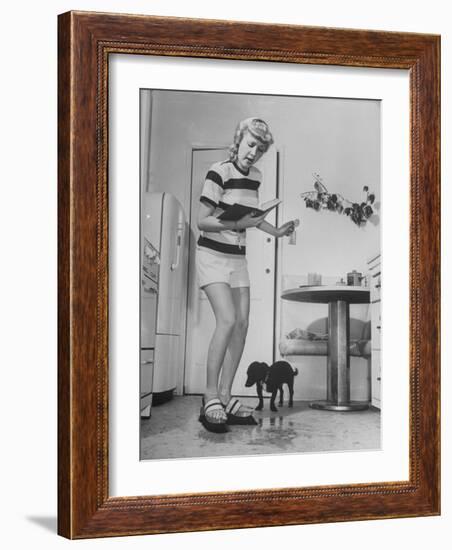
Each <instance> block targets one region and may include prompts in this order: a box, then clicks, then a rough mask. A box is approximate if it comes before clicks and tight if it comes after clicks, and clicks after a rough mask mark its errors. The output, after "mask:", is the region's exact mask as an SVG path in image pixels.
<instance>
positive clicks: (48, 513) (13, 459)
mask: <svg viewBox="0 0 452 550" xmlns="http://www.w3.org/2000/svg"><path fill="white" fill-rule="evenodd" d="M69 9H84V10H96V11H114V12H128V13H148V14H150V13H153V14H159V15H178V16H184V17H206V18H209V17H210V18H217V19H232V20H234V19H235V20H243V21H253V20H254V21H262V22H268V23H284V22H285V23H294V24H305V25H322V26H333V27H351V28H364V29H365V28H371V29H385V30H388V31H409V32H421V33H422V32H429V33H442V35H443V39H442V86H443V89H444V90H445V93H444V98H446V97H448V96H449V95H450V93H447V92H448V91H450V89H451V75H452V46H451V38H452V22H451V19H450V15H449V11H450V10H449V5H448V2H444V1H441V0H431V1H430V2H429V3H428V4H426V3H425V2H424V1H420V0H412V2H410V3H409V5H408V4H407V3H404V2H394V1H393V0H381V1H380V2H378V4H375V3H374V2H368V3H367V2H362V1H358V0H344V1H343V2H335V1H333V0H323V1H320V2H300V3H297V2H295V3H294V2H293V1H291V0H279V1H278V2H273V3H271V2H267V3H262V2H257V1H256V0H251V1H250V2H247V3H244V2H242V1H239V2H236V1H234V0H229V1H228V2H211V3H207V2H204V1H202V0H192V1H191V2H188V3H187V2H181V1H180V0H153V2H149V1H144V0H127V1H125V0H109V1H108V2H105V1H103V0H89V1H88V0H70V1H69V0H58V1H56V0H49V1H48V2H46V3H32V2H24V1H21V0H18V1H17V2H14V3H13V2H9V3H6V4H5V5H4V7H3V12H2V13H3V18H4V21H5V22H7V23H8V24H5V25H4V26H3V29H2V33H1V38H0V40H2V46H3V48H2V49H3V51H4V52H5V55H4V56H3V60H2V71H3V72H2V75H3V76H4V85H3V86H2V88H1V89H0V97H1V101H0V111H1V121H2V128H1V129H2V132H1V140H2V152H3V153H4V154H3V156H2V163H1V168H0V170H1V181H2V184H3V185H2V200H1V201H0V235H1V238H2V266H4V269H2V272H1V285H0V303H1V315H0V324H1V326H0V328H1V331H2V332H1V334H2V344H1V346H0V364H1V365H2V385H1V390H0V391H1V399H0V413H1V418H2V451H3V452H2V468H1V470H0V479H1V487H2V499H1V504H0V507H1V517H2V519H3V525H2V540H3V545H4V546H5V547H6V548H11V549H14V548H38V547H39V548H46V549H47V550H56V549H65V548H68V549H73V548H83V549H84V550H85V549H86V550H87V549H89V550H92V549H99V550H104V549H108V550H111V549H115V548H121V549H125V548H127V549H128V550H134V549H145V548H149V547H150V546H151V547H152V548H153V549H154V550H159V549H163V548H167V547H168V544H174V545H176V546H179V547H180V548H185V549H187V550H188V549H191V548H196V549H197V550H200V549H209V548H213V547H214V548H215V549H216V550H223V549H229V548H253V547H255V548H259V549H271V548H276V547H278V548H281V547H285V548H290V547H292V546H294V545H296V546H297V545H302V546H305V547H315V548H319V549H323V548H329V547H333V546H334V548H336V549H338V550H339V549H347V550H358V549H360V550H361V549H362V548H363V547H365V548H366V550H381V549H382V548H390V547H398V546H403V547H406V548H409V549H410V550H424V549H425V548H429V547H432V546H434V547H435V548H437V549H438V550H443V549H446V548H448V547H449V546H450V537H451V534H452V511H451V503H452V498H451V495H452V492H451V487H452V476H451V471H452V470H451V468H450V467H448V465H450V464H451V462H452V452H451V451H452V442H451V438H450V433H451V414H452V411H451V400H450V399H449V398H448V396H449V395H450V393H451V392H452V369H450V368H449V365H450V363H451V338H450V334H451V332H452V322H451V321H452V319H451V307H450V306H451V304H452V302H451V299H452V294H451V292H452V290H451V285H448V284H447V281H449V280H450V279H451V276H452V272H451V251H452V243H451V235H452V215H451V214H452V212H451V206H450V205H451V204H452V186H451V185H444V188H443V207H444V216H443V263H442V265H443V281H445V282H446V284H444V286H443V314H442V319H443V321H442V322H443V339H442V349H443V357H444V361H443V364H444V366H445V368H444V369H443V373H442V387H443V394H444V399H443V401H442V415H443V416H442V418H443V420H442V424H443V433H444V437H443V441H442V455H443V464H444V465H445V466H444V468H443V473H442V479H443V482H442V485H443V491H442V516H441V517H430V518H408V519H397V520H385V521H362V522H353V523H348V522H344V523H337V524H322V525H305V526H290V527H275V528H268V529H241V530H232V531H218V532H206V533H188V534H187V533H185V534H178V535H155V536H152V537H139V536H138V537H127V538H122V539H121V538H119V539H99V540H90V541H83V542H70V541H66V540H63V539H61V538H59V537H57V536H56V534H55V525H56V425H57V421H56V418H57V415H56V324H57V299H56V267H57V260H56V234H57V211H56V159H57V147H56V127H57V120H56V113H57V110H56V89H57V88H56V75H57V61H56V16H57V14H58V13H61V12H64V11H66V10H69ZM19 22H20V39H19V38H18V35H19V31H18V29H19V26H18V23H19ZM442 112H443V124H442V126H443V141H442V145H443V151H444V154H443V167H442V174H443V181H445V182H447V183H448V182H450V181H451V168H452V159H451V155H450V153H449V151H450V150H451V146H452V143H451V122H452V115H451V113H452V110H451V104H450V101H446V100H443V102H442ZM25 130H26V131H25ZM24 145H25V146H26V160H24ZM31 237H32V238H31ZM24 263H26V265H27V266H34V267H35V268H36V269H35V271H34V272H33V275H31V273H30V270H29V269H20V266H22V265H24ZM24 334H26V338H24Z"/></svg>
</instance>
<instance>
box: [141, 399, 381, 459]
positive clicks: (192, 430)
mask: <svg viewBox="0 0 452 550" xmlns="http://www.w3.org/2000/svg"><path fill="white" fill-rule="evenodd" d="M241 400H242V402H243V403H244V404H247V405H250V406H255V405H256V399H253V398H241ZM200 404H201V398H200V397H198V396H183V397H174V399H172V400H171V401H169V402H167V403H165V404H163V405H159V406H156V407H153V409H152V416H151V418H150V419H149V420H142V421H141V458H142V459H163V458H189V457H193V458H194V457H207V456H236V455H242V456H243V455H259V454H280V453H303V452H327V451H346V450H347V451H350V450H371V449H372V450H373V449H379V448H380V411H379V410H377V409H375V408H373V407H371V408H370V409H369V410H367V411H354V412H333V411H323V410H320V411H319V410H314V409H311V408H310V407H309V403H308V402H306V401H294V406H293V408H291V409H289V408H288V407H287V405H284V406H282V407H278V412H271V411H270V410H269V401H268V400H266V401H265V407H264V410H263V411H259V412H258V411H256V412H255V413H254V417H255V418H256V420H257V422H258V424H257V426H230V431H229V432H228V433H225V434H213V433H211V432H208V431H206V430H205V428H204V427H203V426H202V424H201V423H200V422H199V421H198V416H199V409H200Z"/></svg>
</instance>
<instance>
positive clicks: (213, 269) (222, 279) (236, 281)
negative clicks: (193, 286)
mask: <svg viewBox="0 0 452 550" xmlns="http://www.w3.org/2000/svg"><path fill="white" fill-rule="evenodd" d="M196 271H197V274H198V282H199V286H200V287H201V288H203V287H205V286H206V285H209V284H211V283H227V284H228V285H229V286H230V287H231V288H238V287H242V286H248V287H249V286H250V276H249V274H248V263H247V261H246V257H245V256H240V257H237V258H231V257H230V256H224V257H223V256H220V255H219V254H214V253H212V252H209V251H207V250H205V249H203V248H202V247H197V249H196Z"/></svg>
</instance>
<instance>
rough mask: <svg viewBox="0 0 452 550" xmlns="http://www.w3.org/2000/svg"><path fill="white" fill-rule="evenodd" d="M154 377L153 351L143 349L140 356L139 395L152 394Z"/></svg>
mask: <svg viewBox="0 0 452 550" xmlns="http://www.w3.org/2000/svg"><path fill="white" fill-rule="evenodd" d="M153 377H154V350H149V349H143V350H141V354H140V395H141V396H142V397H143V396H145V395H148V394H150V393H152V381H153Z"/></svg>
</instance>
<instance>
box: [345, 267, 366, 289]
mask: <svg viewBox="0 0 452 550" xmlns="http://www.w3.org/2000/svg"><path fill="white" fill-rule="evenodd" d="M362 278H363V274H362V273H359V272H358V271H356V270H355V269H354V270H353V271H352V272H351V273H347V285H348V286H361V280H362Z"/></svg>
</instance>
